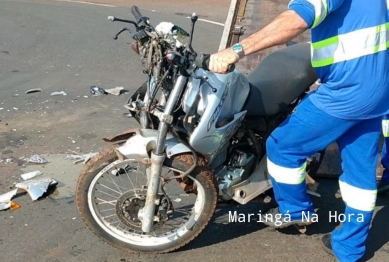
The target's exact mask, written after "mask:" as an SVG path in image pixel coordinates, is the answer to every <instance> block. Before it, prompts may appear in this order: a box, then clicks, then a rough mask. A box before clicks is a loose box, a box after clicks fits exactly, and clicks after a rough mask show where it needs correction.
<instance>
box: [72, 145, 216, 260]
mask: <svg viewBox="0 0 389 262" xmlns="http://www.w3.org/2000/svg"><path fill="white" fill-rule="evenodd" d="M117 162H120V161H119V159H118V157H117V155H116V153H115V149H114V148H106V149H105V150H103V151H102V152H100V153H99V154H98V155H96V156H95V157H93V158H92V159H91V160H90V161H89V162H88V163H87V165H86V166H85V167H84V169H83V170H82V172H81V175H80V177H79V179H78V182H77V188H76V202H77V209H78V212H79V214H80V216H81V218H82V220H83V221H84V223H85V224H86V225H87V226H88V228H89V229H90V230H91V231H92V232H93V233H94V234H95V235H97V236H98V237H99V238H100V239H102V240H103V241H104V242H106V243H108V244H110V245H112V246H114V247H116V248H119V249H121V250H123V251H126V252H129V253H138V254H139V253H154V254H160V253H168V252H171V251H174V250H176V249H178V248H181V247H183V246H185V245H186V244H188V243H189V242H191V241H192V240H194V239H195V238H196V237H197V236H198V235H199V234H200V233H201V232H202V231H203V230H204V229H205V227H206V226H207V225H208V223H209V221H210V219H211V218H212V216H213V214H214V212H215V208H216V204H217V187H216V182H215V180H214V177H213V174H212V172H211V171H210V170H209V168H208V167H207V166H206V164H205V161H203V160H202V159H199V161H198V162H199V163H198V167H197V168H196V170H195V171H193V172H192V174H191V176H190V177H189V176H188V178H190V179H191V180H193V181H194V183H195V184H196V190H195V195H196V201H195V205H194V207H193V210H194V212H193V214H191V215H190V217H189V218H188V223H186V224H185V225H183V226H181V227H180V228H176V229H174V230H176V231H177V232H175V233H174V232H173V231H174V230H172V233H171V234H166V236H164V235H163V234H161V236H159V235H158V236H157V235H155V236H154V235H151V234H150V235H148V236H147V235H145V236H143V235H140V236H136V237H135V236H134V235H135V234H134V233H132V232H131V233H130V234H128V235H126V234H117V233H115V230H111V229H110V228H109V227H108V226H107V223H106V222H102V220H101V219H99V217H98V216H97V215H96V214H97V211H96V210H95V208H94V206H96V204H93V203H92V202H93V201H94V198H93V197H92V195H91V192H92V193H93V191H94V190H96V189H94V185H95V184H96V183H97V182H96V181H97V179H98V177H102V176H103V175H102V174H103V173H104V172H105V173H107V172H108V169H109V168H110V166H112V165H114V164H115V163H117ZM192 163H193V156H192V155H190V154H183V155H178V156H174V157H172V158H171V159H166V161H165V163H164V166H165V167H168V168H172V169H173V170H175V171H177V170H178V171H181V172H183V171H185V170H187V169H189V168H190V166H191V164H192ZM174 173H175V174H176V175H177V174H178V172H174ZM108 176H109V174H108ZM97 184H98V183H97ZM118 190H120V189H119V188H118ZM118 193H119V192H118ZM138 193H139V191H138ZM126 201H127V200H126ZM130 201H132V200H130ZM117 202H119V200H117ZM116 206H117V204H116ZM120 210H121V209H120ZM117 211H118V209H117V207H116V210H115V212H117ZM126 215H128V214H126ZM103 218H104V217H103ZM133 219H134V220H135V217H134V218H133ZM130 222H131V221H130ZM127 225H128V224H127ZM188 225H190V228H188ZM129 226H131V225H129ZM126 229H127V227H126ZM134 232H135V231H134ZM158 238H159V239H158Z"/></svg>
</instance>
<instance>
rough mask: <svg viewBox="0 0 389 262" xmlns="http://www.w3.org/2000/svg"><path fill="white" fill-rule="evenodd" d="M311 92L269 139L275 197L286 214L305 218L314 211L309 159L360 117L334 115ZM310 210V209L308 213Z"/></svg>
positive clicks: (267, 145) (295, 218) (269, 170)
mask: <svg viewBox="0 0 389 262" xmlns="http://www.w3.org/2000/svg"><path fill="white" fill-rule="evenodd" d="M311 96H315V93H313V94H312V93H311V94H310V95H308V97H307V98H305V99H304V100H303V101H302V102H301V104H300V105H299V106H298V107H297V109H296V111H295V112H294V113H293V114H292V115H291V116H290V118H289V119H287V120H286V121H285V122H284V123H282V124H281V125H280V126H278V127H277V128H276V129H275V130H274V131H273V133H272V134H271V135H270V136H269V138H268V139H267V141H266V150H267V157H268V172H269V175H270V178H271V182H272V185H273V190H274V197H275V200H276V201H277V203H278V205H279V209H280V211H281V213H282V214H286V213H287V212H288V211H289V212H288V214H290V217H291V219H293V220H301V219H302V215H303V212H305V215H306V216H309V213H310V214H313V213H314V209H313V204H312V200H311V198H310V196H309V195H308V194H307V187H306V183H305V179H304V178H305V162H306V159H307V158H308V157H310V156H311V155H313V154H315V153H317V152H318V151H320V150H322V149H325V148H326V147H327V146H328V145H329V144H331V143H332V142H333V141H335V140H336V139H337V138H338V137H340V136H341V135H342V134H343V133H344V132H345V131H346V130H348V129H349V128H351V127H352V126H353V125H355V124H356V123H358V121H351V120H344V119H339V118H335V117H332V116H330V115H328V114H326V113H324V112H323V111H321V110H320V109H318V108H317V107H316V106H314V105H313V103H312V102H311V100H310V97H311ZM308 212H309V213H308Z"/></svg>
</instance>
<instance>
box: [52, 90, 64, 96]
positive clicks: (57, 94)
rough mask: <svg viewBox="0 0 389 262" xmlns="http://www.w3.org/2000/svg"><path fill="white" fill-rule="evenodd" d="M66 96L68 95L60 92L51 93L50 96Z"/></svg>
mask: <svg viewBox="0 0 389 262" xmlns="http://www.w3.org/2000/svg"><path fill="white" fill-rule="evenodd" d="M61 95H62V96H67V95H68V94H67V93H66V92H65V91H60V92H53V93H51V96H61Z"/></svg>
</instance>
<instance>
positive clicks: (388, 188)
mask: <svg viewBox="0 0 389 262" xmlns="http://www.w3.org/2000/svg"><path fill="white" fill-rule="evenodd" d="M385 192H389V182H386V181H382V180H381V181H380V182H379V183H378V185H377V194H383V193H385Z"/></svg>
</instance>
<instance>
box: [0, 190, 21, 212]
mask: <svg viewBox="0 0 389 262" xmlns="http://www.w3.org/2000/svg"><path fill="white" fill-rule="evenodd" d="M17 191H18V189H14V190H12V191H10V192H8V193H5V194H2V195H0V210H6V209H8V208H10V207H11V204H12V203H11V199H12V198H13V197H14V196H15V195H16V192H17Z"/></svg>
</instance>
